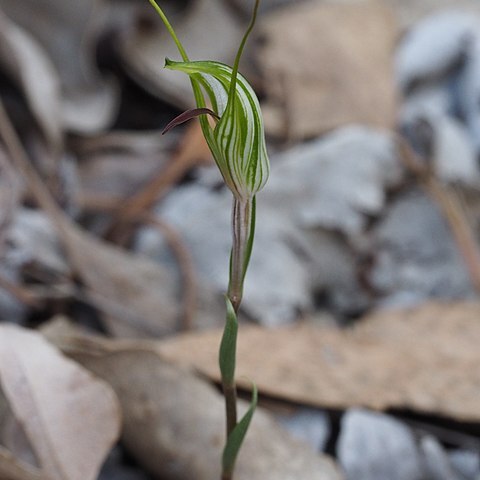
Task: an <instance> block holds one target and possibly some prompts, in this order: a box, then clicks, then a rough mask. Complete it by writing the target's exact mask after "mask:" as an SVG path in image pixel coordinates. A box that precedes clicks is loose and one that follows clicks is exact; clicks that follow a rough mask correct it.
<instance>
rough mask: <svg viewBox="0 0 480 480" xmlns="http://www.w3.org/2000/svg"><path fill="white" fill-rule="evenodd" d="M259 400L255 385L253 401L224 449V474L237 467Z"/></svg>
mask: <svg viewBox="0 0 480 480" xmlns="http://www.w3.org/2000/svg"><path fill="white" fill-rule="evenodd" d="M257 401H258V392H257V386H256V385H255V384H254V385H253V392H252V401H251V402H250V407H249V409H248V410H247V412H246V413H245V415H244V416H243V417H242V419H241V420H240V421H239V422H238V423H237V426H236V427H235V428H234V429H233V430H232V432H231V433H230V435H229V436H228V439H227V444H226V445H225V448H224V450H223V457H222V467H223V473H224V474H227V475H228V474H230V475H231V473H232V472H233V469H234V467H235V461H236V460H237V456H238V452H239V451H240V448H241V446H242V444H243V440H244V439H245V435H246V433H247V430H248V427H249V426H250V422H251V420H252V417H253V413H254V412H255V408H256V407H257Z"/></svg>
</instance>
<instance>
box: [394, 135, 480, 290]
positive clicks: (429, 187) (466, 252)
mask: <svg viewBox="0 0 480 480" xmlns="http://www.w3.org/2000/svg"><path fill="white" fill-rule="evenodd" d="M397 145H398V151H399V153H400V158H401V160H402V161H403V163H404V165H405V166H406V168H407V169H408V171H409V172H411V173H412V174H413V175H414V176H415V178H416V179H417V180H418V181H419V183H420V184H421V185H422V186H423V188H424V189H425V191H426V192H427V193H428V195H429V196H430V197H431V198H432V199H433V200H434V201H435V203H436V204H437V205H438V206H439V207H440V210H441V212H442V213H443V215H444V216H445V219H446V220H447V222H448V224H449V225H450V229H451V231H452V234H453V236H454V238H455V241H456V243H457V246H458V249H459V251H460V254H461V255H462V257H463V260H464V263H465V266H466V268H467V270H468V273H469V275H470V279H471V281H472V284H473V286H474V287H475V289H476V290H477V292H479V293H480V251H479V247H478V243H477V241H476V239H475V235H474V233H473V231H472V227H471V226H470V223H469V221H468V219H467V216H466V215H465V211H464V209H463V207H462V204H461V202H460V201H459V199H458V197H457V195H456V193H455V191H454V190H452V189H451V188H449V187H448V186H446V185H444V184H443V183H441V182H440V181H439V180H438V178H437V177H436V176H435V173H434V172H433V170H432V169H430V168H428V167H427V166H426V164H425V162H423V161H422V159H421V158H419V156H418V155H417V154H416V153H415V152H414V151H413V150H412V148H411V147H410V146H409V145H408V144H407V142H406V141H405V140H404V139H402V138H398V140H397Z"/></svg>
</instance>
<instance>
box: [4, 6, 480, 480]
mask: <svg viewBox="0 0 480 480" xmlns="http://www.w3.org/2000/svg"><path fill="white" fill-rule="evenodd" d="M159 3H160V4H161V6H162V7H163V8H164V9H165V11H166V13H167V15H168V17H169V18H170V20H171V23H172V24H173V26H174V28H175V30H176V32H177V34H178V37H179V38H180V39H181V41H182V43H183V44H184V46H185V49H186V50H187V52H188V54H189V56H190V58H192V59H198V60H207V59H208V60H218V61H222V62H225V63H228V64H232V63H233V59H234V57H235V53H236V50H237V48H238V44H239V42H240V39H241V37H242V35H243V32H244V30H245V28H246V25H247V23H248V20H249V17H250V14H251V9H252V2H251V1H247V0H160V2H159ZM165 57H169V58H172V59H178V58H179V55H178V52H177V51H176V50H175V46H174V44H173V42H172V40H171V38H170V37H169V36H168V34H167V32H166V30H165V28H164V26H163V24H162V22H161V21H160V19H159V18H158V17H157V16H156V14H155V12H154V10H153V9H152V7H151V5H150V4H149V2H148V1H147V0H110V1H107V0H83V1H82V2H78V1H73V0H62V1H60V0H22V1H19V0H0V99H1V103H0V254H1V262H0V321H1V322H2V323H14V324H16V325H19V326H21V327H24V328H29V329H35V330H41V329H44V328H47V327H48V328H50V329H51V331H61V332H70V333H64V335H67V336H68V335H70V334H71V335H74V334H73V333H71V332H73V331H75V332H77V333H78V331H80V330H81V331H82V332H85V331H89V332H95V333H97V334H101V335H104V336H107V337H108V338H110V339H112V340H111V341H112V342H116V341H118V342H121V341H122V339H130V340H129V341H131V339H150V340H152V339H154V340H155V345H157V347H156V348H158V349H159V350H160V351H162V355H165V357H166V358H168V361H169V362H173V363H175V362H180V363H183V364H184V365H188V366H189V367H194V368H195V369H196V370H197V371H199V372H201V373H202V375H203V376H204V377H203V378H205V377H208V378H210V381H216V380H218V378H217V375H218V374H217V373H216V364H215V363H216V359H215V355H216V353H215V349H216V348H217V347H216V341H217V340H218V329H219V328H221V327H222V324H223V318H224V304H223V292H224V291H225V289H226V285H227V282H228V258H229V252H230V247H231V232H230V208H231V194H230V192H229V191H228V190H227V189H226V187H225V186H223V184H222V180H221V177H220V174H219V172H218V171H217V169H216V167H215V165H214V162H213V160H212V158H211V155H210V153H209V151H208V148H207V147H206V145H205V142H204V140H203V138H202V135H201V132H200V129H199V126H198V123H197V121H196V120H193V121H191V122H188V123H187V124H185V125H182V126H181V127H178V128H176V129H174V130H172V131H171V132H168V134H166V135H162V134H161V131H162V129H163V128H164V127H165V125H166V124H167V123H168V122H169V121H170V120H171V119H172V118H174V117H175V116H176V115H178V114H179V113H181V112H182V111H184V110H185V109H188V108H192V107H193V106H194V102H193V97H192V94H191V91H190V84H189V81H188V78H187V77H186V76H185V75H184V74H181V73H179V72H173V71H167V70H164V68H163V66H164V59H165ZM241 71H242V73H243V74H244V75H245V76H246V77H247V79H248V80H249V81H250V83H251V84H252V86H253V87H254V89H255V90H256V92H257V94H258V96H259V99H260V102H261V106H262V111H263V115H264V120H265V129H266V135H267V143H268V149H269V153H270V159H271V176H270V180H269V183H268V184H267V186H266V188H265V189H264V190H263V191H262V192H260V193H259V194H258V197H257V205H258V215H257V230H256V242H255V246H254V252H253V256H252V260H251V264H250V269H249V272H248V275H247V280H246V287H245V295H244V301H243V304H242V311H241V321H242V325H241V327H242V328H244V329H245V337H244V340H243V342H244V343H241V344H240V350H239V355H240V357H239V366H238V368H239V374H240V375H242V374H244V375H246V376H247V377H248V378H253V379H254V380H255V381H257V382H258V386H259V391H260V394H261V396H262V399H263V400H262V401H263V406H264V407H265V408H266V409H267V410H269V411H270V413H273V414H274V416H275V417H276V420H277V421H279V422H280V423H281V424H282V425H283V427H284V428H286V429H287V430H289V431H290V434H291V435H293V436H294V437H295V436H296V437H297V438H300V439H302V441H304V442H305V445H307V444H310V447H307V446H305V449H307V450H308V448H310V450H309V451H311V447H313V450H315V452H316V453H315V456H316V457H317V458H321V459H322V461H325V462H331V463H329V465H330V466H331V467H329V468H331V469H332V470H331V472H330V473H328V472H329V470H328V469H326V470H325V472H323V471H322V473H321V474H320V473H319V474H318V475H321V476H318V478H319V479H320V478H322V479H327V480H328V479H337V478H338V479H340V478H344V479H346V480H479V479H480V427H479V425H480V402H479V398H480V373H479V369H478V365H479V363H480V354H479V353H478V345H479V343H480V307H479V306H478V304H477V301H478V294H479V292H480V250H479V249H480V244H479V221H480V163H479V159H480V157H479V154H480V4H479V2H478V0H262V2H261V7H260V15H259V18H258V22H257V25H256V27H255V30H254V32H253V34H252V36H251V37H250V39H249V42H248V45H247V50H246V52H245V55H244V57H243V59H242V63H241ZM77 333H75V334H77ZM0 335H1V333H0ZM54 336H55V335H54ZM135 341H136V340H135ZM0 345H1V344H0ZM57 345H58V344H57ZM60 346H61V345H60ZM212 352H213V353H212ZM107 376H108V375H107ZM0 377H1V372H0ZM107 381H108V378H107ZM202 381H204V382H206V380H202ZM0 384H1V382H0ZM242 387H243V388H244V389H245V390H248V388H249V386H248V382H247V381H245V382H244V383H242ZM132 388H133V387H132ZM172 388H173V387H172ZM173 395H175V393H173ZM0 397H1V396H0ZM1 407H2V402H1V401H0V410H1ZM124 414H125V412H124ZM199 415H201V412H200V413H199ZM0 417H1V415H0ZM0 424H1V422H0ZM162 425H163V420H162V422H160V425H159V426H158V428H159V429H160V430H161V428H162ZM0 431H1V429H0ZM140 432H141V430H140ZM137 434H138V433H137ZM273 435H274V434H273V433H272V436H273ZM5 438H6V437H3V439H2V435H0V444H2V445H6V444H7V443H8V442H7V441H6V440H5ZM135 438H136V437H135ZM179 438H180V437H179ZM289 438H290V437H289ZM182 441H183V440H182ZM273 441H274V440H273ZM178 442H180V440H178ZM132 443H135V442H131V440H130V441H129V440H128V439H127V440H125V437H123V440H122V441H121V442H120V443H119V444H118V445H117V446H116V447H115V448H114V449H113V450H112V451H111V453H110V456H109V458H108V460H107V463H106V465H105V466H104V468H103V470H102V472H101V473H100V477H99V478H101V479H102V480H109V479H112V480H117V479H118V480H134V479H138V480H141V479H148V478H159V479H167V480H168V479H173V478H174V479H182V478H185V479H186V478H195V479H199V480H203V479H204V478H205V480H207V478H208V476H205V475H206V474H205V473H202V472H203V470H202V469H201V468H200V467H198V465H197V464H196V463H195V462H193V463H192V464H189V463H188V461H187V460H186V459H185V458H183V457H181V455H180V457H181V458H180V459H178V462H179V463H181V464H182V465H183V467H182V468H184V470H181V471H182V472H188V476H186V475H187V474H185V473H177V474H173V473H171V472H170V470H168V469H167V468H166V467H165V466H164V465H165V464H166V463H165V462H166V460H165V462H163V460H162V458H164V457H162V455H166V453H165V452H166V451H168V452H169V453H168V455H170V456H173V457H175V455H176V454H175V451H176V446H175V445H176V444H175V439H174V440H173V446H171V445H169V447H168V448H167V447H165V445H160V446H158V451H156V453H154V454H153V455H158V458H159V459H160V460H159V464H160V466H154V467H152V465H151V463H149V461H144V456H145V454H144V453H142V452H139V451H138V449H136V448H135V446H133V447H132ZM160 443H161V442H160ZM128 445H130V447H128ZM6 446H7V447H9V448H10V450H11V449H12V448H13V447H12V446H11V445H6ZM162 449H165V450H162ZM178 450H179V451H180V450H182V447H181V446H180V445H179V446H178ZM286 451H288V449H287V450H286ZM299 451H300V452H301V449H300V450H299ZM172 452H173V453H172ZM192 455H193V454H192ZM292 455H293V454H292ZM295 455H297V453H295ZM298 455H299V456H301V455H302V453H298ZM200 456H201V455H200ZM327 456H328V458H327ZM0 460H1V459H0ZM175 461H177V460H175ZM195 461H196V460H195ZM284 461H285V462H286V463H288V462H289V459H288V458H286V459H284ZM182 462H183V463H182ZM332 462H334V463H332ZM0 463H1V461H0ZM200 463H201V462H200ZM280 463H281V462H280ZM306 463H308V462H307V461H306ZM162 465H163V466H162ZM192 465H194V466H192ZM258 468H260V467H258ZM285 468H287V467H285ZM182 475H183V476H182ZM202 475H203V476H202ZM296 475H297V477H296V478H302V479H305V480H307V479H316V478H317V476H313V474H311V473H309V471H308V470H306V471H305V472H304V473H303V474H302V473H298V472H297V474H296ZM12 478H13V477H12ZM17 478H20V480H22V479H23V480H24V477H15V478H14V479H13V480H16V479H17ZM25 478H26V477H25ZM241 478H243V477H241V476H240V477H239V479H241ZM246 478H249V480H252V479H253V480H255V477H254V476H251V477H245V479H246ZM259 478H260V477H259ZM262 478H263V479H265V478H267V479H268V478H269V477H268V476H267V477H265V476H263V477H262ZM272 478H273V477H272ZM276 478H280V480H281V477H276ZM288 478H295V477H288ZM69 479H70V477H69V478H68V480H69ZM285 480H287V477H285Z"/></svg>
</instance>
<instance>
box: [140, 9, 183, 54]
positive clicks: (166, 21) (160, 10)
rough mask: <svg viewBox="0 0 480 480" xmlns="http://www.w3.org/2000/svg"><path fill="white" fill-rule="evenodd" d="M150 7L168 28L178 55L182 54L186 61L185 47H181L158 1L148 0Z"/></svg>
mask: <svg viewBox="0 0 480 480" xmlns="http://www.w3.org/2000/svg"><path fill="white" fill-rule="evenodd" d="M148 1H149V2H150V4H151V5H152V7H153V8H154V9H155V10H156V12H157V13H158V15H159V16H160V18H161V19H162V21H163V23H164V25H165V28H166V29H167V30H168V33H169V34H170V36H171V37H172V38H173V41H174V42H175V45H176V46H177V48H178V51H179V52H180V55H181V56H182V59H183V61H184V62H188V61H189V60H188V55H187V52H186V51H185V49H184V48H183V45H182V42H180V40H179V39H178V37H177V34H176V33H175V30H174V29H173V27H172V25H170V22H169V21H168V18H167V16H166V15H165V14H164V13H163V10H162V9H161V8H160V6H159V5H158V3H157V2H156V1H155V0H148Z"/></svg>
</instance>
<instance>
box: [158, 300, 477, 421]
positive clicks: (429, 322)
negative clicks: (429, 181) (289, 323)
mask: <svg viewBox="0 0 480 480" xmlns="http://www.w3.org/2000/svg"><path fill="white" fill-rule="evenodd" d="M479 318H480V305H479V304H477V303H459V304H452V305H447V304H429V305H425V306H423V307H421V308H418V309H411V310H403V311H394V312H387V311H383V312H379V313H377V314H375V315H373V316H371V317H368V318H365V319H364V320H362V321H361V322H360V323H359V324H358V326H356V327H354V328H352V329H347V330H339V329H336V328H327V327H325V328H322V327H318V326H315V325H310V324H305V325H300V326H297V327H290V328H282V329H278V330H262V329H260V328H253V327H243V328H241V330H240V336H239V347H238V363H237V364H238V375H239V378H245V377H246V378H252V379H254V380H255V382H256V383H257V385H258V387H259V390H260V391H261V392H262V393H265V394H269V395H272V396H275V397H280V398H285V399H288V400H292V401H295V402H300V403H305V404H310V405H315V406H320V407H332V408H348V407H351V406H366V407H370V408H374V409H386V408H408V409H411V410H414V411H417V412H422V413H428V414H438V415H442V416H448V417H452V418H455V419H456V420H460V421H475V422H478V421H480V404H479V398H480V395H479V393H480V371H479V369H478V363H479V360H480V355H479V353H478V345H479V344H480V322H479ZM220 335H221V332H210V333H202V334H186V335H183V336H180V337H177V338H176V339H173V340H167V341H165V342H163V343H160V345H159V350H160V352H161V353H162V354H163V355H165V356H166V357H167V358H170V359H171V360H175V361H178V362H182V363H184V364H188V365H191V366H194V367H195V368H197V369H198V370H199V371H201V372H202V373H204V374H207V375H209V376H210V377H212V378H215V379H218V367H217V348H218V342H219V339H220ZM244 386H245V387H246V388H248V383H247V384H246V383H244Z"/></svg>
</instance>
